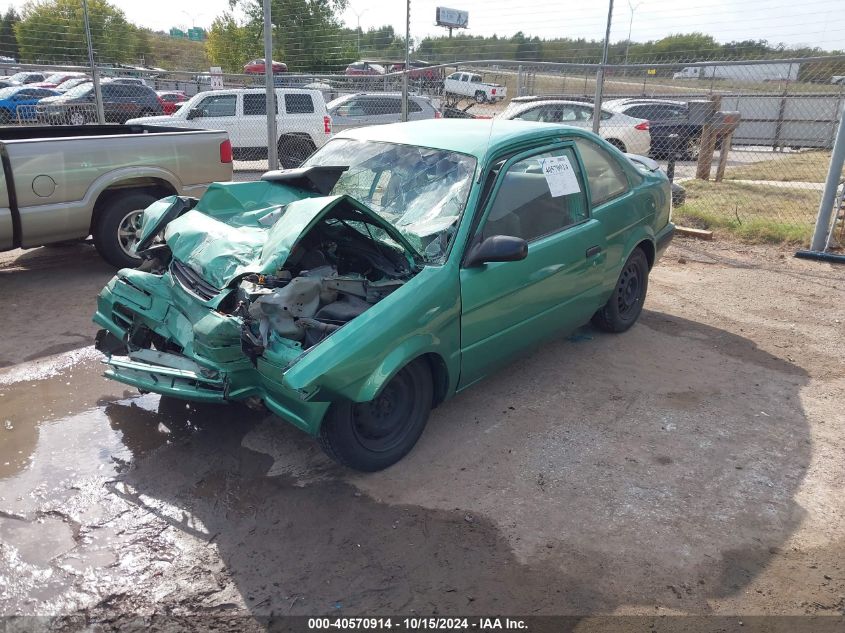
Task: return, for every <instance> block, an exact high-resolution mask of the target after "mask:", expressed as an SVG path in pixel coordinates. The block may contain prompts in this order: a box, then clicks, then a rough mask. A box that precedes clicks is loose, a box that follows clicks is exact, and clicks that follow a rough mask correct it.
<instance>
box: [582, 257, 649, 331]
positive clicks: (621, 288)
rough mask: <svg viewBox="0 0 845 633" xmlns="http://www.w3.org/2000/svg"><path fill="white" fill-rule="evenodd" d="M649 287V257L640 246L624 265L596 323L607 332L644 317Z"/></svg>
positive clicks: (626, 327) (621, 328)
mask: <svg viewBox="0 0 845 633" xmlns="http://www.w3.org/2000/svg"><path fill="white" fill-rule="evenodd" d="M647 290H648V259H647V258H646V256H645V253H644V252H643V250H642V249H641V248H636V249H634V252H633V253H631V256H630V257H629V258H628V261H626V262H625V265H624V266H623V267H622V272H621V273H619V279H618V280H617V281H616V287H615V288H614V289H613V294H612V295H610V299H608V300H607V303H606V304H605V305H604V307H603V308H601V309H600V310H599V311H598V312H596V313H595V314H594V315H593V325H595V326H596V327H597V328H599V329H600V330H604V331H605V332H616V333H619V332H624V331H625V330H627V329H628V328H630V327H631V326H632V325H634V323H636V322H637V319H638V318H639V317H640V313H641V312H642V311H643V303H644V302H645V295H646V291H647Z"/></svg>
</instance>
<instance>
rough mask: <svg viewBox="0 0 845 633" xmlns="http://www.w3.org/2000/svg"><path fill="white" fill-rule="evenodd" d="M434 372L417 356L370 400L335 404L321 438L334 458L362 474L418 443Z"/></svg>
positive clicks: (384, 465)
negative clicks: (416, 358)
mask: <svg viewBox="0 0 845 633" xmlns="http://www.w3.org/2000/svg"><path fill="white" fill-rule="evenodd" d="M433 394H434V388H433V381H432V378H431V370H430V369H429V366H428V363H426V362H425V360H422V359H419V360H415V361H413V362H411V363H410V364H408V365H406V366H405V367H403V368H402V369H401V370H400V371H399V373H397V374H396V375H395V376H394V377H393V378H392V379H391V380H390V382H388V383H387V384H386V385H385V386H384V387H383V388H382V390H381V393H379V395H378V397H376V398H375V399H374V400H371V401H370V402H362V403H354V402H343V403H335V404H333V405H332V407H331V408H330V409H329V411H328V413H327V414H326V418H325V419H324V420H323V424H322V426H321V427H320V435H319V442H320V446H322V448H323V450H324V451H325V452H326V454H327V455H328V456H329V457H331V458H332V459H333V460H335V461H336V462H338V463H340V464H342V465H344V466H347V467H349V468H353V469H355V470H360V471H363V472H375V471H377V470H382V469H384V468H387V467H388V466H392V465H393V464H395V463H396V462H398V461H399V460H400V459H402V458H403V457H404V456H405V455H407V454H408V453H409V452H410V450H411V449H412V448H413V447H414V445H415V444H416V443H417V440H418V439H419V438H420V435H422V432H423V429H424V428H425V425H426V422H428V415H429V413H430V411H431V406H432V398H433Z"/></svg>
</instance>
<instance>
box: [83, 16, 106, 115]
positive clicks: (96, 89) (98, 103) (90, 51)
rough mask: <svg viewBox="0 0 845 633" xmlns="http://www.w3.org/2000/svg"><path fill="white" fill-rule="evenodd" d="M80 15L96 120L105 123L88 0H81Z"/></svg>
mask: <svg viewBox="0 0 845 633" xmlns="http://www.w3.org/2000/svg"><path fill="white" fill-rule="evenodd" d="M82 17H83V18H84V20H85V39H86V40H87V41H88V63H89V64H90V65H91V80H92V81H93V83H94V102H95V103H96V107H97V122H98V123H99V124H100V125H105V123H106V114H105V112H104V111H103V93H102V92H101V91H100V70H99V68H97V64H96V63H94V46H93V44H92V42H91V25H90V24H89V22H88V0H82Z"/></svg>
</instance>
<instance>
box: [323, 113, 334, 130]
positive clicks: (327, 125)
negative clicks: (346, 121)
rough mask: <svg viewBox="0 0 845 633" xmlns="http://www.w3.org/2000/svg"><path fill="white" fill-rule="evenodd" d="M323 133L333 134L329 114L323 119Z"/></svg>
mask: <svg viewBox="0 0 845 633" xmlns="http://www.w3.org/2000/svg"><path fill="white" fill-rule="evenodd" d="M323 131H324V132H325V133H326V134H331V133H332V118H331V117H330V116H329V115H328V114H327V115H326V116H324V117H323Z"/></svg>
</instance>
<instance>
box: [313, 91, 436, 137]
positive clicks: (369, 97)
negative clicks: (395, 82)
mask: <svg viewBox="0 0 845 633" xmlns="http://www.w3.org/2000/svg"><path fill="white" fill-rule="evenodd" d="M326 107H327V108H328V110H329V114H330V115H331V117H332V129H333V130H334V131H335V132H340V131H341V130H347V129H349V128H353V127H363V126H365V125H381V124H383V123H398V122H399V121H400V120H401V117H402V95H401V94H400V93H398V92H395V93H394V92H377V93H363V92H362V93H358V94H354V95H345V96H343V97H338V98H337V99H335V100H334V101H330V102H329V103H327V104H326ZM439 118H440V112H438V111H437V109H436V108H435V107H434V106H433V105H431V100H430V99H429V98H428V97H420V96H418V95H410V96H409V101H408V120H409V121H420V120H422V119H439Z"/></svg>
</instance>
